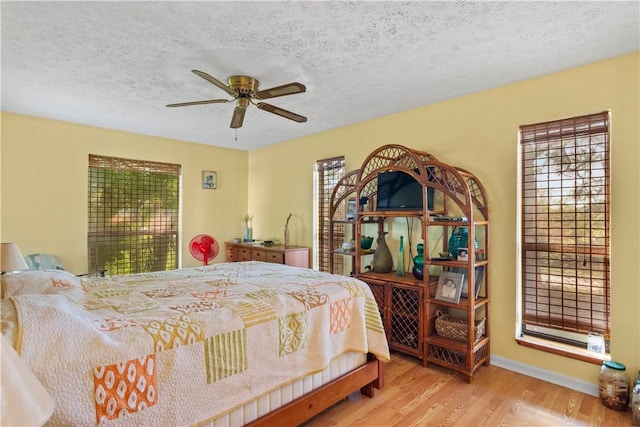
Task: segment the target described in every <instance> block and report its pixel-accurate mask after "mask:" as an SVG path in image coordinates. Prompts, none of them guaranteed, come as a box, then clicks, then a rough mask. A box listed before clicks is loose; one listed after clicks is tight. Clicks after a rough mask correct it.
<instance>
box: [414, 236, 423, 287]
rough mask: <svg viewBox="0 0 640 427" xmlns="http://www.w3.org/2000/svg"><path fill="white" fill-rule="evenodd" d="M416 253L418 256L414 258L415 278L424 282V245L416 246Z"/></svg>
mask: <svg viewBox="0 0 640 427" xmlns="http://www.w3.org/2000/svg"><path fill="white" fill-rule="evenodd" d="M416 251H417V252H418V255H416V256H414V257H413V270H411V272H412V273H413V277H415V278H416V279H418V280H422V279H423V278H424V245H423V244H422V243H418V246H416Z"/></svg>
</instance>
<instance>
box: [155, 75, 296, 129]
mask: <svg viewBox="0 0 640 427" xmlns="http://www.w3.org/2000/svg"><path fill="white" fill-rule="evenodd" d="M191 71H192V72H193V73H194V74H195V75H197V76H200V77H202V78H203V79H205V80H206V81H208V82H209V83H213V84H214V85H216V86H218V87H219V88H220V89H222V90H223V91H225V92H227V93H228V94H229V95H230V96H232V97H233V99H209V100H205V101H192V102H180V103H177V104H168V105H167V107H186V106H188V105H202V104H220V103H225V102H231V101H236V108H235V109H234V110H233V117H231V128H232V129H237V128H239V127H242V122H243V121H244V114H245V112H246V110H247V107H248V106H249V104H253V105H255V106H256V107H258V108H259V109H261V110H264V111H268V112H269V113H273V114H276V115H278V116H281V117H284V118H287V119H289V120H293V121H294V122H298V123H304V122H306V121H307V118H306V117H304V116H301V115H299V114H296V113H293V112H291V111H287V110H285V109H283V108H280V107H276V106H274V105H271V104H267V103H266V102H255V100H259V101H260V100H263V99H269V98H276V97H278V96H285V95H293V94H296V93H302V92H305V91H306V90H307V88H306V87H305V86H304V85H303V84H301V83H296V82H293V83H287V84H284V85H282V86H276V87H272V88H270V89H264V90H258V85H259V84H260V82H258V80H256V79H254V78H253V77H249V76H231V77H229V78H228V79H227V82H228V83H229V84H228V85H226V84H224V83H222V82H221V81H220V80H218V79H216V78H215V77H212V76H210V75H209V74H207V73H205V72H203V71H198V70H191Z"/></svg>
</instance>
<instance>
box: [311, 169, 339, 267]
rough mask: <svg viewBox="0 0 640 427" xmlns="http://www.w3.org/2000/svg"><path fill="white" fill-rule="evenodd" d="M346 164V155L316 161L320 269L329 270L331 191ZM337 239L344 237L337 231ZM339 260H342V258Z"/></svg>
mask: <svg viewBox="0 0 640 427" xmlns="http://www.w3.org/2000/svg"><path fill="white" fill-rule="evenodd" d="M344 172H345V165H344V157H334V158H332V159H325V160H318V161H317V162H316V175H317V183H318V184H317V188H318V191H317V196H316V205H317V216H318V220H317V224H318V239H317V245H318V247H317V248H316V250H315V252H316V254H317V256H318V260H317V264H318V266H317V268H318V270H320V271H329V257H330V256H331V255H330V251H329V210H330V209H331V206H330V203H331V192H332V191H333V188H334V187H335V186H336V184H337V183H338V181H339V180H340V178H342V176H343V175H344ZM335 237H336V238H337V239H342V238H344V230H343V235H342V236H340V235H339V234H338V233H336V235H335ZM339 262H342V260H340V261H339ZM335 268H336V271H342V266H338V265H336V266H335Z"/></svg>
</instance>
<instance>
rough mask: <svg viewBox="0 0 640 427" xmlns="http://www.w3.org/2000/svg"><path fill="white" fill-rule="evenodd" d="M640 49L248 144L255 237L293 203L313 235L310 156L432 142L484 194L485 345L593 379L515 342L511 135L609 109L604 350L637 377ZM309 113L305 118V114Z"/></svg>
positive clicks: (354, 154)
mask: <svg viewBox="0 0 640 427" xmlns="http://www.w3.org/2000/svg"><path fill="white" fill-rule="evenodd" d="M639 56H640V55H639V54H638V53H635V54H631V55H625V56H622V57H618V58H614V59H611V60H607V61H603V62H598V63H595V64H590V65H586V66H582V67H578V68H574V69H570V70H566V71H563V72H559V73H555V74H551V75H547V76H543V77H540V78H536V79H531V80H527V81H523V82H519V83H516V84H511V85H507V86H503V87H499V88H496V89H491V90H486V91H483V92H479V93H475V94H472V95H468V96H464V97H460V98H456V99H452V100H449V101H446V102H441V103H438V104H435V105H428V106H425V107H422V108H418V109H415V110H411V111H407V112H403V113H399V114H395V115H391V116H386V117H382V118H379V119H376V120H371V121H367V122H364V123H359V124H356V125H353V126H349V127H344V128H341V129H336V130H332V131H328V132H324V133H320V134H316V135H312V136H309V137H306V138H301V139H298V140H295V141H289V142H287V143H284V144H279V145H276V146H272V147H267V148H264V149H261V150H256V151H253V152H251V153H250V156H249V170H250V171H251V173H250V176H249V210H250V211H251V212H252V213H253V214H254V216H255V221H254V225H255V232H256V235H277V233H281V231H280V230H282V228H283V226H284V220H285V218H286V215H287V213H288V212H293V213H294V215H295V219H296V222H295V229H294V231H293V232H292V239H293V240H294V242H295V243H296V244H302V245H311V244H312V242H313V240H312V239H313V224H312V217H313V216H312V214H313V203H312V201H313V191H312V190H313V188H312V174H311V171H312V170H313V165H314V163H315V161H316V160H319V159H324V158H329V157H335V156H340V155H344V156H345V158H346V162H347V170H351V169H357V168H358V167H360V165H361V163H362V162H363V161H364V159H365V157H366V156H367V155H368V154H369V153H370V152H371V151H373V150H374V149H375V148H377V147H379V146H381V145H385V144H402V145H405V146H408V147H412V148H416V149H419V150H423V151H427V152H430V153H432V154H433V155H435V156H436V157H437V158H438V159H439V160H441V161H444V162H447V163H451V164H454V165H457V166H460V167H462V168H465V169H468V170H470V171H472V172H473V173H474V174H475V175H476V176H478V178H479V179H480V180H481V181H482V182H483V184H484V185H485V187H486V189H487V192H488V197H489V203H490V206H491V207H492V208H491V247H490V248H489V250H490V254H491V262H492V263H491V269H490V271H491V273H490V274H491V284H492V295H491V299H492V303H491V337H492V338H491V352H492V354H495V355H498V356H501V357H504V358H507V359H511V360H514V361H516V362H520V363H525V364H528V365H532V366H535V367H539V368H541V369H547V370H551V371H555V372H557V373H559V374H562V375H566V376H569V377H574V378H576V379H579V380H583V381H587V382H591V383H595V382H597V374H598V370H599V368H598V367H597V366H595V365H593V364H589V363H583V362H577V361H575V360H572V359H566V358H563V357H560V356H555V355H551V354H547V353H543V352H540V351H537V350H532V349H528V348H524V347H521V346H518V345H517V344H516V342H515V340H514V322H515V319H516V312H515V305H516V237H517V235H516V209H517V201H516V190H517V188H516V179H517V164H516V155H517V133H518V126H520V125H522V124H530V123H537V122H542V121H547V120H554V119H559V118H564V117H572V116H578V115H583V114H589V113H596V112H600V111H605V110H611V112H612V144H611V145H612V158H611V171H612V216H611V218H612V264H611V283H612V301H611V309H612V329H613V336H612V343H611V349H612V357H613V359H614V360H617V361H620V362H622V363H624V364H626V365H627V367H628V369H629V371H630V372H631V374H632V375H635V373H636V372H637V371H638V369H639V368H640V310H639V307H640V262H638V259H639V257H640V256H639V254H640V246H639V244H638V242H639V240H640V216H639V214H638V212H639V209H640V191H639V190H638V189H639V188H640V186H639V184H640V174H639V172H638V170H639V167H640V150H639V148H638V147H639V145H640V129H639V128H640V120H639V116H640V108H639V102H640V101H639V100H640V88H639V79H640V71H639V61H640V58H639ZM309 116H310V118H309V120H313V114H312V113H309ZM292 159H295V161H293V160H292ZM389 240H390V241H391V240H393V239H392V238H390V239H389ZM396 240H397V238H396Z"/></svg>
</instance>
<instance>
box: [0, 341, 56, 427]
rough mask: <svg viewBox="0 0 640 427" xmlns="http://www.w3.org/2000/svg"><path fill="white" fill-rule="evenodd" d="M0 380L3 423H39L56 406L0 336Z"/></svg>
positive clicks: (34, 424)
mask: <svg viewBox="0 0 640 427" xmlns="http://www.w3.org/2000/svg"><path fill="white" fill-rule="evenodd" d="M1 337H2V341H1V344H0V353H2V364H1V365H0V368H1V369H2V379H1V386H0V399H1V400H2V413H1V414H0V425H3V426H41V425H43V424H44V423H45V422H47V420H48V419H49V417H51V414H53V410H54V407H55V402H54V400H53V397H51V395H50V394H49V393H48V392H47V390H46V389H45V388H44V386H43V385H42V384H41V383H40V381H39V380H38V378H37V377H36V376H35V375H34V374H33V372H32V371H31V369H29V367H28V366H27V364H26V363H24V360H23V359H22V358H21V357H20V356H19V355H18V353H16V351H15V350H14V349H13V347H12V346H11V344H10V343H9V341H7V339H6V338H5V337H4V335H1Z"/></svg>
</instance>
